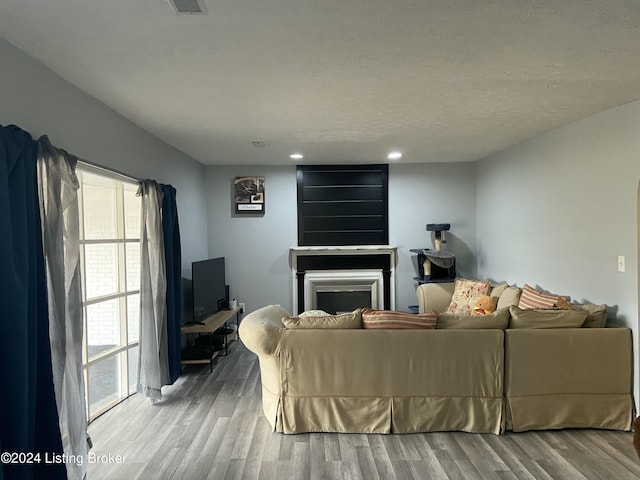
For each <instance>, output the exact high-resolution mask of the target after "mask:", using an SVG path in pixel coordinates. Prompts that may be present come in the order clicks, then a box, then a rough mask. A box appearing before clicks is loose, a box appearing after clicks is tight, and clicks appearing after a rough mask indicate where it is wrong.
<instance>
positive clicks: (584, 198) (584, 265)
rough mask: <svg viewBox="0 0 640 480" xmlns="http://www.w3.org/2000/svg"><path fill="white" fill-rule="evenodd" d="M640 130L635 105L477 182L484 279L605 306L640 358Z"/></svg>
mask: <svg viewBox="0 0 640 480" xmlns="http://www.w3.org/2000/svg"><path fill="white" fill-rule="evenodd" d="M638 125H640V102H638V101H636V102H633V103H629V104H626V105H623V106H620V107H618V108H614V109H612V110H608V111H606V112H603V113H600V114H597V115H593V116H591V117H588V118H585V119H583V120H581V121H578V122H575V123H573V124H571V125H568V126H565V127H563V128H560V129H557V130H554V131H551V132H549V133H547V134H544V135H541V136H539V137H537V138H533V139H530V140H528V141H526V142H524V143H522V144H520V145H518V146H516V147H514V148H511V149H509V150H507V151H505V152H502V153H500V154H498V155H494V156H493V157H491V158H487V159H485V160H482V161H481V162H479V164H478V183H477V191H478V202H477V204H478V216H477V218H478V226H477V258H478V274H479V276H480V277H489V278H491V279H493V280H496V281H503V280H505V281H508V282H510V283H516V284H518V285H523V284H524V283H529V284H531V285H534V286H535V285H538V286H540V287H541V288H544V289H546V290H549V291H551V292H554V293H558V294H564V295H570V296H571V297H572V299H574V300H575V301H578V302H589V303H605V304H607V305H609V306H610V309H609V315H610V316H611V317H613V318H615V319H616V321H617V322H619V323H622V324H624V325H627V326H629V327H631V328H632V329H633V331H634V349H635V351H636V352H638V351H639V349H638V180H639V179H640V136H639V135H638ZM618 255H624V256H625V257H626V272H625V273H620V272H618V271H617V257H618ZM635 371H636V372H638V365H637V362H636V369H635ZM636 375H637V373H636ZM637 385H638V382H636V386H637ZM636 388H637V387H636ZM637 393H638V392H637V391H636V398H638V395H637Z"/></svg>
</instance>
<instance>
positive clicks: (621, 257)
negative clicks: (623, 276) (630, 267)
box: [618, 255, 626, 272]
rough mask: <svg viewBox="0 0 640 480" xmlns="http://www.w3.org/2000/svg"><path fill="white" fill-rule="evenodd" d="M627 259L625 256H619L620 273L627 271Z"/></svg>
mask: <svg viewBox="0 0 640 480" xmlns="http://www.w3.org/2000/svg"><path fill="white" fill-rule="evenodd" d="M625 267H626V266H625V258H624V255H618V271H619V272H624V271H625V270H626V268H625Z"/></svg>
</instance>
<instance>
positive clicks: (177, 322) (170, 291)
mask: <svg viewBox="0 0 640 480" xmlns="http://www.w3.org/2000/svg"><path fill="white" fill-rule="evenodd" d="M159 186H160V188H161V189H162V193H163V197H162V207H161V208H162V232H163V237H164V260H165V264H166V272H167V341H168V343H169V346H168V351H167V353H168V358H169V377H170V379H171V383H173V382H175V381H176V380H177V379H178V377H179V376H180V347H181V336H180V328H181V326H182V290H181V289H182V280H181V276H182V260H181V256H182V254H181V249H180V227H179V225H178V207H177V204H176V189H175V188H173V187H172V186H171V185H162V184H160V185H159Z"/></svg>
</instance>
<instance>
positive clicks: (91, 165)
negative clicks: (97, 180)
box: [78, 159, 142, 183]
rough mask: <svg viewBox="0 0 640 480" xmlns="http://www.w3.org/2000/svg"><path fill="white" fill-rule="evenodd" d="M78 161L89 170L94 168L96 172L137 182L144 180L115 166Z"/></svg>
mask: <svg viewBox="0 0 640 480" xmlns="http://www.w3.org/2000/svg"><path fill="white" fill-rule="evenodd" d="M78 163H79V164H81V165H82V166H83V167H85V168H86V169H87V170H93V171H95V172H96V173H106V174H108V175H110V176H112V177H113V176H117V177H122V178H124V179H126V180H129V181H130V182H135V183H140V182H141V181H142V180H141V179H139V178H137V177H133V176H131V175H127V174H126V173H122V172H120V171H118V170H115V169H113V168H106V167H103V166H101V165H97V164H95V163H92V162H89V161H87V160H81V159H78Z"/></svg>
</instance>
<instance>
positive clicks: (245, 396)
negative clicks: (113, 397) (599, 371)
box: [87, 342, 640, 480]
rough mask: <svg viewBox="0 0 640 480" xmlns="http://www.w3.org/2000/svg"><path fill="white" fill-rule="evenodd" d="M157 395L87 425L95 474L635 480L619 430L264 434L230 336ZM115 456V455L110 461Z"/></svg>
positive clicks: (250, 366) (191, 478) (256, 388)
mask: <svg viewBox="0 0 640 480" xmlns="http://www.w3.org/2000/svg"><path fill="white" fill-rule="evenodd" d="M163 393H164V397H165V398H164V400H163V401H162V402H161V403H159V404H157V405H150V404H149V403H148V402H147V400H146V399H145V398H143V397H142V396H141V395H134V396H133V397H131V398H129V399H128V400H126V401H125V402H123V403H122V404H120V405H118V406H117V407H115V408H113V409H112V410H111V411H109V412H107V413H106V414H104V415H103V416H101V417H100V418H98V419H96V420H95V421H94V422H92V423H91V425H90V426H89V431H90V434H91V437H92V439H93V443H94V448H93V450H92V453H93V454H96V455H111V456H112V460H111V462H109V461H108V459H106V458H104V459H103V460H107V461H106V462H104V463H102V462H101V463H90V464H89V465H88V477H87V478H88V480H96V479H116V480H120V479H126V480H135V479H153V480H164V479H176V480H200V479H220V480H223V479H279V480H282V479H286V480H299V479H307V478H308V479H364V480H370V479H380V480H388V479H398V480H401V479H464V480H468V479H496V480H503V479H529V480H534V479H535V480H539V479H554V480H555V479H566V480H580V479H598V480H600V479H607V480H609V479H621V480H622V479H634V478H637V479H640V460H639V459H638V457H637V456H636V453H635V450H634V448H633V445H632V437H633V435H632V434H631V433H628V432H615V431H606V430H562V431H545V432H526V433H507V434H505V435H500V436H496V435H492V434H469V433H427V434H410V435H361V434H328V433H313V434H301V435H282V434H278V433H273V432H271V431H270V427H269V425H268V423H267V421H266V420H265V418H264V416H263V414H262V404H261V400H260V374H259V368H258V362H257V358H256V357H255V355H253V354H252V353H251V352H249V351H248V350H246V348H245V347H244V346H243V345H242V344H241V343H239V342H236V343H234V344H233V345H232V348H231V354H230V355H229V356H227V357H221V358H219V359H218V360H216V363H215V364H214V367H213V372H212V373H209V367H208V366H202V367H186V368H185V370H184V372H183V375H182V377H181V378H180V379H179V380H178V382H176V384H175V385H173V386H171V387H169V388H165V389H163ZM116 455H121V456H123V457H124V458H123V459H121V461H118V459H117V457H115V456H116Z"/></svg>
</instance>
